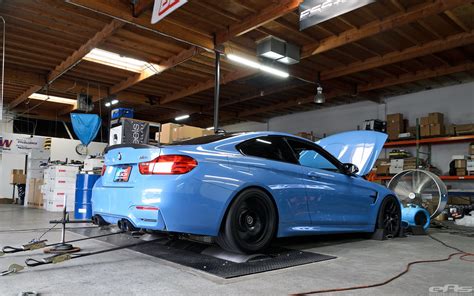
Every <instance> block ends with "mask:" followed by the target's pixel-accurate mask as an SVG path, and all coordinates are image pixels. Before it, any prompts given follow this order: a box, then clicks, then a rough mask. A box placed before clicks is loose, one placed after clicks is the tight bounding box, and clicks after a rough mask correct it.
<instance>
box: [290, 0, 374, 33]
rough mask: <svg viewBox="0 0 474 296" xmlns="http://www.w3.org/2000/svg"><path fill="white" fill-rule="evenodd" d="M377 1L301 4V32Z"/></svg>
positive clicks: (319, 0)
mask: <svg viewBox="0 0 474 296" xmlns="http://www.w3.org/2000/svg"><path fill="white" fill-rule="evenodd" d="M373 2H375V0H304V1H303V3H301V4H300V7H299V13H300V31H302V30H304V29H306V28H308V27H311V26H314V25H317V24H319V23H322V22H324V21H326V20H328V19H332V18H334V17H337V16H339V15H341V14H344V13H346V12H349V11H352V10H355V9H357V8H360V7H362V6H365V5H367V4H370V3H373Z"/></svg>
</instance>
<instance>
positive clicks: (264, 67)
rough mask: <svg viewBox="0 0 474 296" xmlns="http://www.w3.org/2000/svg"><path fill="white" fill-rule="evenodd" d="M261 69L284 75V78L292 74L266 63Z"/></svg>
mask: <svg viewBox="0 0 474 296" xmlns="http://www.w3.org/2000/svg"><path fill="white" fill-rule="evenodd" d="M260 70H262V71H263V72H267V73H270V74H273V75H276V76H280V77H283V78H287V77H288V76H290V74H288V73H286V72H285V71H282V70H278V69H276V68H272V67H269V66H265V65H262V66H260Z"/></svg>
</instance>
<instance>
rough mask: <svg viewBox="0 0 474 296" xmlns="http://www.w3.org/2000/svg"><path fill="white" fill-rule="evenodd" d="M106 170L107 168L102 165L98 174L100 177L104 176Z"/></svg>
mask: <svg viewBox="0 0 474 296" xmlns="http://www.w3.org/2000/svg"><path fill="white" fill-rule="evenodd" d="M106 170H107V166H106V165H105V164H104V165H103V166H102V171H101V172H100V175H101V176H103V175H104V174H105V171H106Z"/></svg>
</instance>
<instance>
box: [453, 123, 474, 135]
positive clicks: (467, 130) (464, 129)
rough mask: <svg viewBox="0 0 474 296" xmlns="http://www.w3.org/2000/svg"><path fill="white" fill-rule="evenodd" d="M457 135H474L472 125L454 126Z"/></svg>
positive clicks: (473, 126)
mask: <svg viewBox="0 0 474 296" xmlns="http://www.w3.org/2000/svg"><path fill="white" fill-rule="evenodd" d="M455 129H456V134H457V135H467V134H474V124H472V123H470V124H456V125H455Z"/></svg>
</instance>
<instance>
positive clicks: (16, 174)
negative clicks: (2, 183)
mask: <svg viewBox="0 0 474 296" xmlns="http://www.w3.org/2000/svg"><path fill="white" fill-rule="evenodd" d="M10 184H26V175H25V174H23V170H18V169H14V170H12V173H11V175H10Z"/></svg>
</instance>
